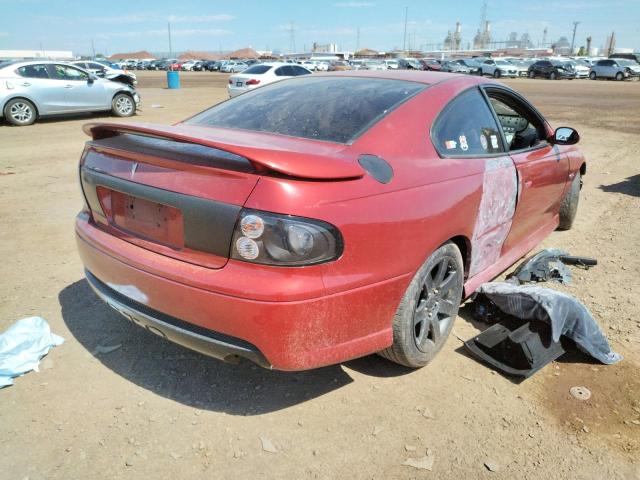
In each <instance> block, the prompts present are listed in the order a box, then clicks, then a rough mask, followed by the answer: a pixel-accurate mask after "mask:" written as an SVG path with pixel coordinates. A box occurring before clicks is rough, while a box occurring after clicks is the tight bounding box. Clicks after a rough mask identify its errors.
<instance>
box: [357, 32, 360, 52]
mask: <svg viewBox="0 0 640 480" xmlns="http://www.w3.org/2000/svg"><path fill="white" fill-rule="evenodd" d="M358 51H360V27H358V28H356V52H358Z"/></svg>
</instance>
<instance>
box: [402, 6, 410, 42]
mask: <svg viewBox="0 0 640 480" xmlns="http://www.w3.org/2000/svg"><path fill="white" fill-rule="evenodd" d="M408 18H409V7H404V36H403V37H402V51H403V52H406V51H407V19H408Z"/></svg>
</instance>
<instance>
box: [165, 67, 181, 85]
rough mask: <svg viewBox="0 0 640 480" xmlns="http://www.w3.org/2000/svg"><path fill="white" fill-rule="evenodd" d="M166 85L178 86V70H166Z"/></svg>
mask: <svg viewBox="0 0 640 480" xmlns="http://www.w3.org/2000/svg"><path fill="white" fill-rule="evenodd" d="M167 87H168V88H180V72H174V71H168V72H167Z"/></svg>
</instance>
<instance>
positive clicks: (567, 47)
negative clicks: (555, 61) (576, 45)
mask: <svg viewBox="0 0 640 480" xmlns="http://www.w3.org/2000/svg"><path fill="white" fill-rule="evenodd" d="M551 48H553V53H555V54H556V55H571V44H570V43H569V40H568V39H567V37H560V38H559V39H558V41H557V42H555V43H554V44H553V45H551Z"/></svg>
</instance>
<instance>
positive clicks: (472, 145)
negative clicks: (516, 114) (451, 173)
mask: <svg viewBox="0 0 640 480" xmlns="http://www.w3.org/2000/svg"><path fill="white" fill-rule="evenodd" d="M432 140H433V143H434V145H435V147H436V150H438V152H439V153H440V154H441V155H446V156H456V155H457V156H465V157H472V156H475V155H486V154H490V153H495V154H497V153H500V152H503V151H504V150H503V148H502V141H501V139H500V134H499V131H498V125H497V124H496V121H495V119H494V117H493V115H492V113H491V110H490V109H489V106H488V105H487V102H486V101H485V99H484V97H483V96H482V94H481V93H480V91H479V90H478V89H477V88H472V89H470V90H467V91H465V92H463V93H461V94H460V95H458V96H457V97H456V98H455V99H453V100H452V101H451V102H450V103H449V104H448V105H447V106H446V107H445V108H444V110H443V111H442V113H441V114H440V116H439V117H438V119H437V120H436V124H435V126H434V128H433V134H432Z"/></svg>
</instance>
